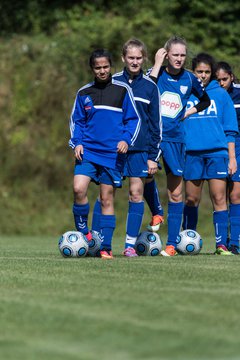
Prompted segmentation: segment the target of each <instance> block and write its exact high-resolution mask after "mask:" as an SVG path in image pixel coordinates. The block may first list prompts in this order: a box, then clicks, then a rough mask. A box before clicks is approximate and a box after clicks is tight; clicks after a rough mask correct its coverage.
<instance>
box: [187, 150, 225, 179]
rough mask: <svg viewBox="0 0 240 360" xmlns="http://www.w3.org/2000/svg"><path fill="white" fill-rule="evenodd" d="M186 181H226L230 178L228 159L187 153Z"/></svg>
mask: <svg viewBox="0 0 240 360" xmlns="http://www.w3.org/2000/svg"><path fill="white" fill-rule="evenodd" d="M183 177H184V180H209V179H225V178H227V177H228V159H227V158H224V157H219V156H212V157H209V156H207V153H206V154H203V153H202V152H201V154H200V153H198V152H196V151H195V152H193V151H192V152H189V153H186V159H185V168H184V176H183Z"/></svg>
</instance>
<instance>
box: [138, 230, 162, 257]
mask: <svg viewBox="0 0 240 360" xmlns="http://www.w3.org/2000/svg"><path fill="white" fill-rule="evenodd" d="M135 250H136V253H137V254H138V255H143V256H156V255H159V254H160V252H161V250H162V241H161V239H160V236H159V235H158V234H157V233H155V232H151V231H143V232H142V233H141V234H140V235H139V236H138V238H137V241H136V244H135Z"/></svg>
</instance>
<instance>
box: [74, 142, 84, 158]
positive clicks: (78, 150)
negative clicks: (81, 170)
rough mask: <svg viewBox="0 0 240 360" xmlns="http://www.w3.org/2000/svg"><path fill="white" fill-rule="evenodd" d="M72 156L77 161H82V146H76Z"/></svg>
mask: <svg viewBox="0 0 240 360" xmlns="http://www.w3.org/2000/svg"><path fill="white" fill-rule="evenodd" d="M74 155H75V158H76V159H77V160H79V161H82V155H83V146H82V145H77V146H76V147H75V149H74Z"/></svg>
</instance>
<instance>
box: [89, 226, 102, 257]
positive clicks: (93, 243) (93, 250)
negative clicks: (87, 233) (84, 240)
mask: <svg viewBox="0 0 240 360" xmlns="http://www.w3.org/2000/svg"><path fill="white" fill-rule="evenodd" d="M91 234H92V240H90V241H89V242H88V255H89V256H92V257H100V246H101V243H102V240H103V239H102V236H101V234H100V233H99V232H98V231H95V230H91Z"/></svg>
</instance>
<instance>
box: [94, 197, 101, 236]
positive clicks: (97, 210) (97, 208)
mask: <svg viewBox="0 0 240 360" xmlns="http://www.w3.org/2000/svg"><path fill="white" fill-rule="evenodd" d="M101 215H102V208H101V202H100V201H99V200H98V199H97V200H96V202H95V205H94V208H93V216H92V230H95V231H98V232H100V230H101V227H100V218H101Z"/></svg>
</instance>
